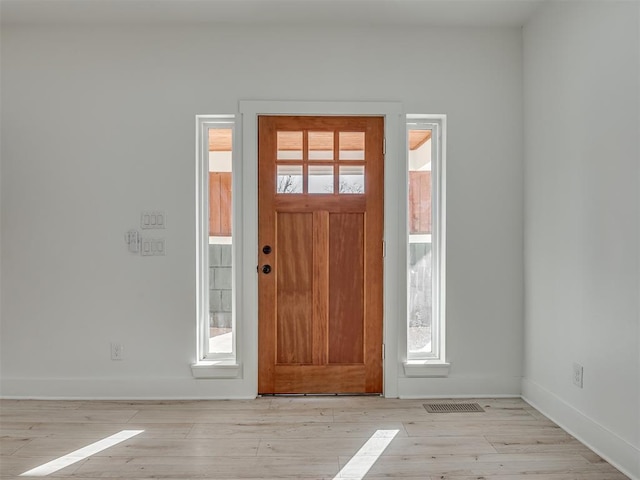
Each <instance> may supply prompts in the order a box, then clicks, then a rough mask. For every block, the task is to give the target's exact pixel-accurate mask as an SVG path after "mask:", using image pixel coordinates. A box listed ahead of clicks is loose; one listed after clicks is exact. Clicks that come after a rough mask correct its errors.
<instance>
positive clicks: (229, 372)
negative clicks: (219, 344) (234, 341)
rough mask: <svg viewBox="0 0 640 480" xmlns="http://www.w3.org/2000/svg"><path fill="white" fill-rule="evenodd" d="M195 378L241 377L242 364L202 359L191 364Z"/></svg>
mask: <svg viewBox="0 0 640 480" xmlns="http://www.w3.org/2000/svg"><path fill="white" fill-rule="evenodd" d="M191 374H192V375H193V376H194V378H240V377H241V376H242V365H240V364H237V363H224V362H215V361H205V360H203V361H201V362H198V363H194V364H192V365H191Z"/></svg>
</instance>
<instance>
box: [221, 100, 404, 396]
mask: <svg viewBox="0 0 640 480" xmlns="http://www.w3.org/2000/svg"><path fill="white" fill-rule="evenodd" d="M239 112H240V115H241V122H242V153H241V155H242V156H241V158H242V166H241V175H242V191H241V192H236V193H237V194H238V195H241V196H242V220H241V231H242V235H241V238H242V245H241V247H240V248H239V249H238V250H239V252H238V253H239V254H240V256H241V257H242V262H241V263H237V264H238V265H241V266H242V267H241V268H242V275H241V277H242V278H241V279H239V280H240V285H239V287H240V291H241V292H242V297H241V298H242V304H243V308H242V319H240V322H238V323H241V326H240V325H238V327H239V328H238V340H239V342H238V343H239V349H238V350H239V351H238V355H239V356H241V358H242V360H241V361H242V363H243V364H244V373H243V376H244V380H245V381H247V382H251V387H250V388H252V389H253V390H254V391H255V393H256V394H257V392H258V275H257V273H256V266H257V265H258V248H259V245H258V115H354V116H367V115H372V116H373V115H375V116H384V117H385V140H386V155H385V159H384V241H385V243H386V255H385V258H384V282H383V292H384V293H383V302H384V312H383V324H384V327H383V328H384V330H383V335H384V336H383V342H384V349H383V350H384V355H385V358H384V362H383V374H384V382H383V388H384V396H385V397H397V396H398V365H399V361H398V330H399V326H400V323H401V322H404V316H403V315H402V312H404V311H405V309H404V308H401V306H402V305H403V302H404V301H403V300H402V299H401V298H400V289H399V288H398V286H399V285H402V284H403V283H402V282H405V281H406V278H405V277H406V261H405V260H406V258H405V256H406V255H404V254H402V252H404V250H405V249H404V248H403V245H402V243H401V242H402V239H403V238H404V237H403V236H402V235H400V234H399V233H398V232H401V231H402V230H401V229H402V228H403V225H404V223H403V222H401V215H402V214H404V213H401V212H405V210H406V209H404V208H402V206H401V205H400V203H399V202H398V201H397V198H398V192H399V191H401V187H402V181H403V178H404V177H405V176H406V175H405V170H406V165H405V163H406V160H405V155H404V153H403V152H404V148H405V147H406V139H405V138H404V137H405V119H404V112H403V108H402V104H401V103H398V102H296V101H240V103H239ZM234 168H235V166H234ZM404 303H406V302H404ZM382 354H383V352H381V355H382ZM247 386H248V385H247Z"/></svg>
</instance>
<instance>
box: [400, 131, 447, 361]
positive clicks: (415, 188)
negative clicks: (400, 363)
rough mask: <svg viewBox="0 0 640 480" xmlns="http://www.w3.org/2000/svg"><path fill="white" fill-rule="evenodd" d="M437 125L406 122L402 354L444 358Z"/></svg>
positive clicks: (419, 358)
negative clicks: (404, 348)
mask: <svg viewBox="0 0 640 480" xmlns="http://www.w3.org/2000/svg"><path fill="white" fill-rule="evenodd" d="M440 128H441V126H440V123H439V122H433V121H431V120H428V119H424V120H422V119H410V120H408V122H407V145H408V151H407V158H408V162H407V163H408V183H409V184H408V230H409V231H408V242H409V243H408V249H407V257H408V266H407V267H408V272H407V273H408V275H407V282H408V285H407V291H408V306H407V307H408V308H407V312H408V319H407V332H408V334H407V358H408V359H409V360H432V361H439V362H444V361H445V359H444V318H443V309H442V306H443V305H442V304H443V301H442V300H443V297H442V289H441V287H442V278H443V273H444V270H443V268H444V259H443V238H444V237H443V233H444V232H443V228H442V218H443V215H444V212H443V208H442V207H443V201H442V200H443V195H442V171H443V169H442V157H441V149H440V145H439V141H440V135H439V133H440Z"/></svg>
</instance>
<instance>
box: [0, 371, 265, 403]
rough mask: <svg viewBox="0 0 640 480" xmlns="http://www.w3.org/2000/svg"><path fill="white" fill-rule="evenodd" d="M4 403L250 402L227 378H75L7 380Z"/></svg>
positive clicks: (3, 387) (237, 383)
mask: <svg viewBox="0 0 640 480" xmlns="http://www.w3.org/2000/svg"><path fill="white" fill-rule="evenodd" d="M0 385H1V390H0V391H2V396H1V397H0V398H3V399H42V400H246V399H254V398H256V395H255V394H253V393H251V392H247V391H246V389H245V388H244V385H243V382H242V381H241V380H238V379H226V378H217V379H212V378H205V379H199V378H193V377H192V376H190V375H187V376H180V377H149V376H144V377H131V378H126V379H125V378H122V377H119V378H112V377H73V378H30V379H28V380H26V379H22V378H3V379H2V380H1V381H0Z"/></svg>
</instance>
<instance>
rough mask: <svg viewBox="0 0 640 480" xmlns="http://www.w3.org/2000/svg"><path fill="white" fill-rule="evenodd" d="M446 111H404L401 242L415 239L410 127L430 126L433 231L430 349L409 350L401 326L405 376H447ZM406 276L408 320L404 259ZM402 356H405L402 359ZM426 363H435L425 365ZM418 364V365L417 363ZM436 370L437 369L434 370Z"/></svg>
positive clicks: (406, 328)
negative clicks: (412, 230)
mask: <svg viewBox="0 0 640 480" xmlns="http://www.w3.org/2000/svg"><path fill="white" fill-rule="evenodd" d="M446 120H447V118H446V115H443V114H434V115H430V114H424V115H423V114H407V116H406V131H405V155H406V157H407V162H405V170H406V173H405V176H406V179H405V180H406V181H404V182H403V188H404V192H402V194H403V198H405V202H404V205H405V210H404V211H403V212H402V214H403V218H404V219H405V220H404V221H405V225H404V229H403V230H402V231H403V232H405V233H404V236H405V238H404V242H405V245H408V244H409V243H416V242H415V240H414V239H413V238H412V237H417V236H414V235H410V234H409V206H408V199H409V191H408V176H409V165H408V152H409V148H408V143H407V142H408V131H409V129H419V130H431V139H432V141H431V148H432V152H431V171H432V176H431V181H432V189H431V211H432V232H433V234H432V235H430V241H431V251H432V257H431V258H432V298H433V306H432V323H431V325H432V330H431V332H432V333H431V345H432V351H431V352H430V353H424V354H419V353H410V352H409V348H408V333H409V330H408V325H405V327H404V337H405V340H404V344H403V348H402V351H403V352H405V353H406V360H407V361H403V365H404V369H403V370H404V374H405V376H407V377H431V376H447V375H448V368H444V366H445V365H447V363H446V361H447V354H446V275H445V272H446V266H445V263H446V203H445V202H446V192H445V188H446V150H445V149H446ZM404 265H405V273H404V275H405V278H406V281H405V282H404V283H403V287H404V290H403V298H405V303H406V304H407V305H405V312H406V313H405V319H406V323H408V321H409V315H408V299H409V279H408V274H409V268H408V267H409V262H408V258H406V259H405V262H404ZM403 360H404V359H403ZM427 364H431V365H434V366H433V367H427V366H426V365H427ZM418 365H421V366H420V367H418ZM436 372H437V373H436Z"/></svg>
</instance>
